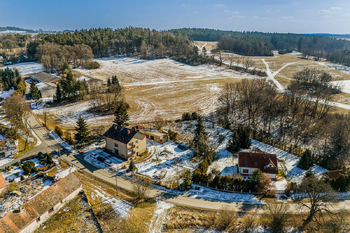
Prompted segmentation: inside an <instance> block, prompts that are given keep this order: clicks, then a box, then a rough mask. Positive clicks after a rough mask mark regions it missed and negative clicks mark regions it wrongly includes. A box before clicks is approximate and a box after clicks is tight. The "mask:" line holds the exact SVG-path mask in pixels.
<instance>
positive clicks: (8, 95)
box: [0, 88, 15, 98]
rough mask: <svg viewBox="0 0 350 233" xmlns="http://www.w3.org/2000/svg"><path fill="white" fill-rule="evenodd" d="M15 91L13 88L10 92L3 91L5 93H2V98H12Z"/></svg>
mask: <svg viewBox="0 0 350 233" xmlns="http://www.w3.org/2000/svg"><path fill="white" fill-rule="evenodd" d="M14 91H15V90H14V89H13V88H11V89H10V90H8V91H3V92H1V93H0V98H6V97H10V96H11V95H12V94H13V92H14Z"/></svg>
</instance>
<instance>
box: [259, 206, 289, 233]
mask: <svg viewBox="0 0 350 233" xmlns="http://www.w3.org/2000/svg"><path fill="white" fill-rule="evenodd" d="M265 210H266V215H265V217H266V220H267V223H268V225H269V226H270V227H271V228H272V232H274V233H282V232H284V229H285V226H286V223H287V220H288V218H289V217H290V212H289V206H288V205H286V204H283V203H278V204H268V205H266V207H265Z"/></svg>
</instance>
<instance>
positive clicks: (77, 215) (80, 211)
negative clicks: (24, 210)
mask: <svg viewBox="0 0 350 233" xmlns="http://www.w3.org/2000/svg"><path fill="white" fill-rule="evenodd" d="M65 210H66V211H65ZM67 210H69V211H67ZM35 232H36V233H44V232H45V233H50V232H52V233H56V232H57V233H60V232H62V233H63V232H89V233H93V232H97V230H96V227H95V226H94V223H93V220H92V217H91V214H90V212H89V211H88V206H87V205H86V206H84V203H83V201H82V197H81V196H80V195H79V196H77V197H75V198H74V199H73V200H71V201H70V202H69V203H67V204H66V205H65V206H64V207H62V208H61V209H60V210H59V211H58V212H57V213H55V214H54V215H53V216H51V217H50V218H49V219H48V220H47V221H46V222H45V223H44V224H43V225H41V226H40V228H39V229H37V230H36V231H35Z"/></svg>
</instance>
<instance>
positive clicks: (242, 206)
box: [21, 116, 350, 213]
mask: <svg viewBox="0 0 350 233" xmlns="http://www.w3.org/2000/svg"><path fill="white" fill-rule="evenodd" d="M28 124H29V125H30V127H31V128H32V129H33V130H34V132H35V133H36V134H37V136H38V137H39V138H40V140H41V141H42V144H41V145H40V146H38V147H36V148H35V149H33V150H32V151H31V152H29V153H27V154H26V155H25V156H30V155H32V154H35V153H37V151H38V150H41V149H44V150H45V149H48V150H54V149H55V148H60V149H63V148H62V147H61V146H60V145H59V144H58V143H57V142H56V141H55V140H54V139H52V138H51V137H50V135H49V134H48V133H47V132H46V131H45V130H44V129H43V128H42V127H41V126H40V124H39V123H38V122H37V120H36V119H35V118H34V117H33V116H31V117H30V118H29V120H28ZM21 158H23V157H21ZM62 159H64V160H66V161H67V162H69V163H71V164H73V165H74V166H76V167H78V168H79V169H81V170H84V171H85V172H88V173H91V174H92V175H94V176H96V177H98V178H100V179H102V180H104V181H106V182H109V183H112V184H115V183H116V179H117V182H118V187H121V188H122V189H124V190H127V191H131V192H132V191H133V183H132V182H131V181H130V180H127V179H124V178H122V177H117V176H116V175H115V174H112V173H110V172H108V171H106V170H104V169H100V168H97V167H95V166H93V165H91V164H90V163H88V162H86V161H85V160H84V159H83V157H82V156H81V155H78V154H73V153H70V154H65V155H62ZM148 196H149V197H152V198H155V199H159V200H163V201H165V202H169V203H172V204H175V205H181V206H187V207H194V208H202V209H210V210H220V209H221V208H222V206H223V205H229V206H230V207H231V208H232V209H233V210H235V211H249V212H255V213H262V212H263V205H258V204H249V203H226V202H216V201H207V200H203V199H195V198H191V197H187V196H185V195H173V194H171V193H169V192H167V191H162V190H159V189H155V188H152V189H151V190H150V191H149V193H148ZM289 206H290V210H291V211H293V212H297V211H298V210H299V209H298V205H295V204H289ZM336 208H346V209H350V200H346V201H343V202H340V203H338V204H337V207H336Z"/></svg>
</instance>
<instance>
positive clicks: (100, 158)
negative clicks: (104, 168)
mask: <svg viewBox="0 0 350 233" xmlns="http://www.w3.org/2000/svg"><path fill="white" fill-rule="evenodd" d="M97 160H98V161H100V162H102V163H103V162H104V161H105V160H106V159H105V158H103V157H101V156H99V157H97Z"/></svg>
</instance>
